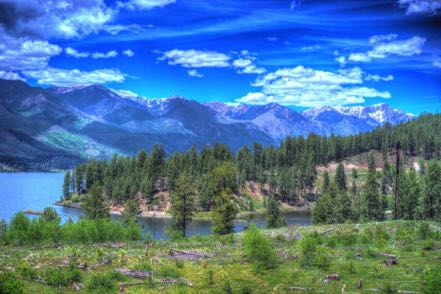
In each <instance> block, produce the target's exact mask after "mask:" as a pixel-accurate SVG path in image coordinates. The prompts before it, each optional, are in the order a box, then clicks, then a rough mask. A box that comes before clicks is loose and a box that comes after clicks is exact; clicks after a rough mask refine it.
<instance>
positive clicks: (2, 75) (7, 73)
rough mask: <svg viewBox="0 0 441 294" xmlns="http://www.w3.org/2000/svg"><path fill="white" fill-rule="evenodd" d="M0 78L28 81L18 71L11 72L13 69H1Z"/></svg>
mask: <svg viewBox="0 0 441 294" xmlns="http://www.w3.org/2000/svg"><path fill="white" fill-rule="evenodd" d="M0 79H2V80H20V81H26V80H25V79H24V78H22V77H21V76H20V75H19V74H18V73H16V72H11V71H3V70H0Z"/></svg>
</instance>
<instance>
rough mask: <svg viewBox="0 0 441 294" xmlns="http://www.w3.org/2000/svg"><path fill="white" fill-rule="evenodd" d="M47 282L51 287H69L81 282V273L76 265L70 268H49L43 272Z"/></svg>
mask: <svg viewBox="0 0 441 294" xmlns="http://www.w3.org/2000/svg"><path fill="white" fill-rule="evenodd" d="M43 277H44V279H45V281H46V282H47V283H48V284H49V285H51V286H56V287H60V286H67V285H69V284H71V283H73V282H80V281H81V271H80V270H79V269H78V268H77V267H75V266H74V265H70V266H68V267H53V268H47V269H46V270H45V271H44V272H43Z"/></svg>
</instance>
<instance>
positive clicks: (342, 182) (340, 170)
mask: <svg viewBox="0 0 441 294" xmlns="http://www.w3.org/2000/svg"><path fill="white" fill-rule="evenodd" d="M335 184H336V186H337V189H339V190H340V191H347V190H348V188H347V186H346V174H345V167H344V165H343V163H339V164H338V166H337V171H336V174H335Z"/></svg>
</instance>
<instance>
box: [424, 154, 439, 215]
mask: <svg viewBox="0 0 441 294" xmlns="http://www.w3.org/2000/svg"><path fill="white" fill-rule="evenodd" d="M440 179H441V166H440V164H439V162H438V161H435V160H432V161H430V162H429V164H428V166H427V169H426V171H425V175H424V191H423V195H422V203H421V204H422V205H421V208H422V215H423V217H424V218H428V219H437V220H441V180H440Z"/></svg>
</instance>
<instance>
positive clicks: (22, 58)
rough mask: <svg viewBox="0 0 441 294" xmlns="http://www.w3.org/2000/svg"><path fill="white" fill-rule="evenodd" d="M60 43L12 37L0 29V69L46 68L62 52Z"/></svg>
mask: <svg viewBox="0 0 441 294" xmlns="http://www.w3.org/2000/svg"><path fill="white" fill-rule="evenodd" d="M61 51H62V49H61V48H60V47H59V46H58V45H54V44H50V43H49V42H47V41H32V40H26V39H25V38H11V37H8V36H7V35H2V32H1V30H0V70H5V71H17V70H28V69H37V68H44V67H46V66H47V64H48V62H49V59H50V58H51V57H52V56H56V55H58V54H60V53H61Z"/></svg>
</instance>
